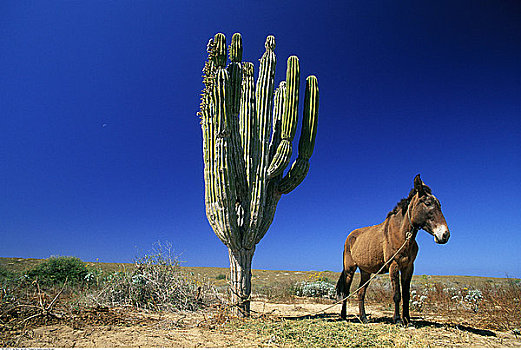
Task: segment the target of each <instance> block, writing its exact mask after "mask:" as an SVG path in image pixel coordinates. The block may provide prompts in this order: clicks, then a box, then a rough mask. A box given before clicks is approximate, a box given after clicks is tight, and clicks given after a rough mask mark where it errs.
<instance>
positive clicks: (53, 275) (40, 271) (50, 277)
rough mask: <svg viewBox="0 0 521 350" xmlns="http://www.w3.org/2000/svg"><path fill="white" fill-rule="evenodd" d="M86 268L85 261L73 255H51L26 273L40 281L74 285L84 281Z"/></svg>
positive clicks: (51, 283) (49, 283)
mask: <svg viewBox="0 0 521 350" xmlns="http://www.w3.org/2000/svg"><path fill="white" fill-rule="evenodd" d="M87 273H88V270H87V267H86V266H85V263H84V262H83V261H81V260H80V259H79V258H76V257H73V256H58V257H56V256H52V257H50V258H48V259H46V260H45V261H44V262H42V263H40V264H39V265H37V266H36V267H34V268H32V269H31V270H29V271H28V273H27V275H28V276H29V277H30V278H32V279H35V278H37V279H38V281H40V283H43V284H48V285H53V284H63V283H65V281H66V280H67V283H69V284H71V285H75V284H78V283H82V282H84V281H85V276H86V275H87Z"/></svg>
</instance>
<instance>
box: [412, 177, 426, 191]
mask: <svg viewBox="0 0 521 350" xmlns="http://www.w3.org/2000/svg"><path fill="white" fill-rule="evenodd" d="M414 190H415V191H416V192H418V195H419V196H423V194H424V189H423V181H422V179H420V174H418V175H416V176H415V177H414Z"/></svg>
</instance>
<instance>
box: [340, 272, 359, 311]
mask: <svg viewBox="0 0 521 350" xmlns="http://www.w3.org/2000/svg"><path fill="white" fill-rule="evenodd" d="M355 271H356V265H353V266H349V267H347V268H346V269H344V271H342V274H341V275H340V279H339V280H338V283H337V295H338V297H339V298H342V299H345V298H347V296H348V295H349V290H350V289H351V282H353V275H354V274H355ZM346 309H347V300H343V301H342V311H340V317H342V319H344V320H345V319H346V316H347V310H346Z"/></svg>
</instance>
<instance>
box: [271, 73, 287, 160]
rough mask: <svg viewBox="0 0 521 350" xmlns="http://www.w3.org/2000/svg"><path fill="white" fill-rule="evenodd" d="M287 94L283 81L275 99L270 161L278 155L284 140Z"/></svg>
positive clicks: (276, 91)
mask: <svg viewBox="0 0 521 350" xmlns="http://www.w3.org/2000/svg"><path fill="white" fill-rule="evenodd" d="M285 94H286V82H285V81H281V82H280V84H279V87H278V88H277V89H276V90H275V97H274V98H273V125H272V128H271V130H272V132H271V142H270V151H269V160H270V162H271V161H272V160H273V157H274V156H275V154H276V151H277V148H278V146H279V144H280V141H281V140H282V137H281V128H282V114H283V111H284V96H285Z"/></svg>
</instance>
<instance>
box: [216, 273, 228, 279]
mask: <svg viewBox="0 0 521 350" xmlns="http://www.w3.org/2000/svg"><path fill="white" fill-rule="evenodd" d="M215 279H216V280H225V279H226V275H225V274H223V273H221V274H219V275H217V277H215Z"/></svg>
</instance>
